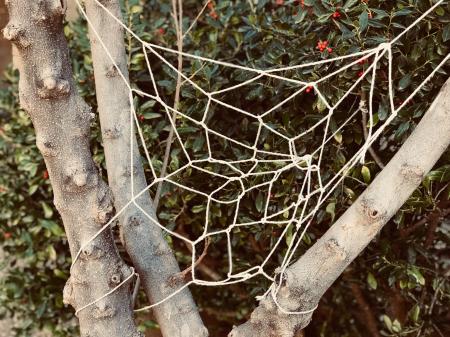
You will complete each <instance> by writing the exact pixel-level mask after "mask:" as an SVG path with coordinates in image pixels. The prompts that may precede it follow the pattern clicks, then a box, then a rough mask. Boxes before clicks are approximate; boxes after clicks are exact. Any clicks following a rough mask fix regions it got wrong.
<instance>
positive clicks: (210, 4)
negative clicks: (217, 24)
mask: <svg viewBox="0 0 450 337" xmlns="http://www.w3.org/2000/svg"><path fill="white" fill-rule="evenodd" d="M208 9H209V16H210V17H211V18H212V19H214V20H217V19H218V18H219V14H217V12H216V9H215V8H214V2H212V1H209V2H208Z"/></svg>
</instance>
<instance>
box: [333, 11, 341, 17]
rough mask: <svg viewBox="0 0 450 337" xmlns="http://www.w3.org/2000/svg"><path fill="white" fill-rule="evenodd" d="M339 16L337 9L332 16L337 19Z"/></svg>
mask: <svg viewBox="0 0 450 337" xmlns="http://www.w3.org/2000/svg"><path fill="white" fill-rule="evenodd" d="M340 17H341V13H339V12H338V11H336V12H334V13H333V18H335V19H339V18H340Z"/></svg>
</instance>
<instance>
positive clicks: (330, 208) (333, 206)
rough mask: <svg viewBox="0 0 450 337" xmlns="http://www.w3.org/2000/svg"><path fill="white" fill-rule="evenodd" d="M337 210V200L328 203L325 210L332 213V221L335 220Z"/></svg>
mask: <svg viewBox="0 0 450 337" xmlns="http://www.w3.org/2000/svg"><path fill="white" fill-rule="evenodd" d="M335 210H336V203H335V202H330V203H329V204H328V205H327V208H326V210H325V211H326V212H327V213H328V214H330V216H331V222H333V221H334V217H335V216H336V214H335Z"/></svg>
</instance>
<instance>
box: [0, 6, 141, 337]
mask: <svg viewBox="0 0 450 337" xmlns="http://www.w3.org/2000/svg"><path fill="white" fill-rule="evenodd" d="M6 4H7V6H8V10H9V15H10V22H9V23H8V25H7V26H6V28H5V29H4V36H5V38H6V39H8V40H10V41H11V42H13V43H14V45H15V46H16V47H17V50H18V54H17V55H16V57H17V61H18V62H17V65H18V68H19V71H20V83H19V92H20V102H21V105H22V107H23V108H24V109H25V110H26V111H27V112H28V113H29V115H30V117H31V119H32V121H33V125H34V128H35V130H36V144H37V147H38V148H39V150H40V151H41V153H42V156H43V157H44V160H45V163H46V165H47V170H48V172H49V177H50V181H51V183H52V187H53V193H54V203H55V206H56V208H57V209H58V211H59V213H60V214H61V217H62V220H63V223H64V227H65V231H66V234H67V239H68V242H69V246H70V251H71V254H72V258H75V257H76V256H78V252H79V250H80V248H82V247H84V248H83V250H82V252H81V254H80V255H79V258H78V259H77V260H76V261H75V263H74V265H73V267H72V270H71V272H72V273H71V276H70V278H69V280H68V281H67V283H66V287H65V288H64V301H65V303H69V304H71V305H72V306H73V307H74V308H75V309H76V310H77V312H78V318H79V321H80V330H81V336H83V337H88V336H96V337H114V336H115V337H123V336H126V337H137V336H142V335H141V334H140V333H139V332H138V331H137V330H136V326H135V324H134V319H133V312H132V309H131V294H130V283H131V278H132V276H133V271H132V269H131V268H129V267H128V266H127V265H126V264H125V263H124V262H123V261H122V260H121V258H120V256H119V254H118V252H117V249H116V247H115V245H114V240H113V236H112V233H111V230H110V229H108V230H105V231H103V232H102V233H101V234H100V235H99V236H98V237H97V238H96V239H95V240H94V241H92V242H91V243H90V244H88V245H87V246H85V244H86V243H87V242H88V240H90V239H91V238H92V237H93V236H94V235H95V234H96V233H97V232H98V231H99V230H100V229H101V228H102V227H103V226H104V225H105V224H107V223H108V221H109V220H110V218H111V216H112V215H113V205H112V196H111V192H110V190H109V188H108V186H107V185H106V183H105V182H104V181H103V180H102V179H101V177H100V175H99V172H98V170H97V168H96V166H95V164H94V161H93V160H92V155H91V153H90V147H89V126H90V121H91V111H90V108H89V107H88V106H87V105H86V103H85V102H84V101H83V100H82V98H81V97H80V96H79V95H78V94H77V88H76V86H75V83H74V81H73V78H72V70H71V65H70V59H69V51H68V47H67V42H66V40H65V37H64V34H63V17H64V11H65V8H64V7H63V3H62V2H61V1H60V0H40V1H29V0H10V1H6ZM116 288H117V289H116ZM99 298H102V299H101V300H98V299H99Z"/></svg>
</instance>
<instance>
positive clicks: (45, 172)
mask: <svg viewBox="0 0 450 337" xmlns="http://www.w3.org/2000/svg"><path fill="white" fill-rule="evenodd" d="M42 178H44V179H45V180H47V179H48V171H47V170H45V171H44V173H42Z"/></svg>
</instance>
